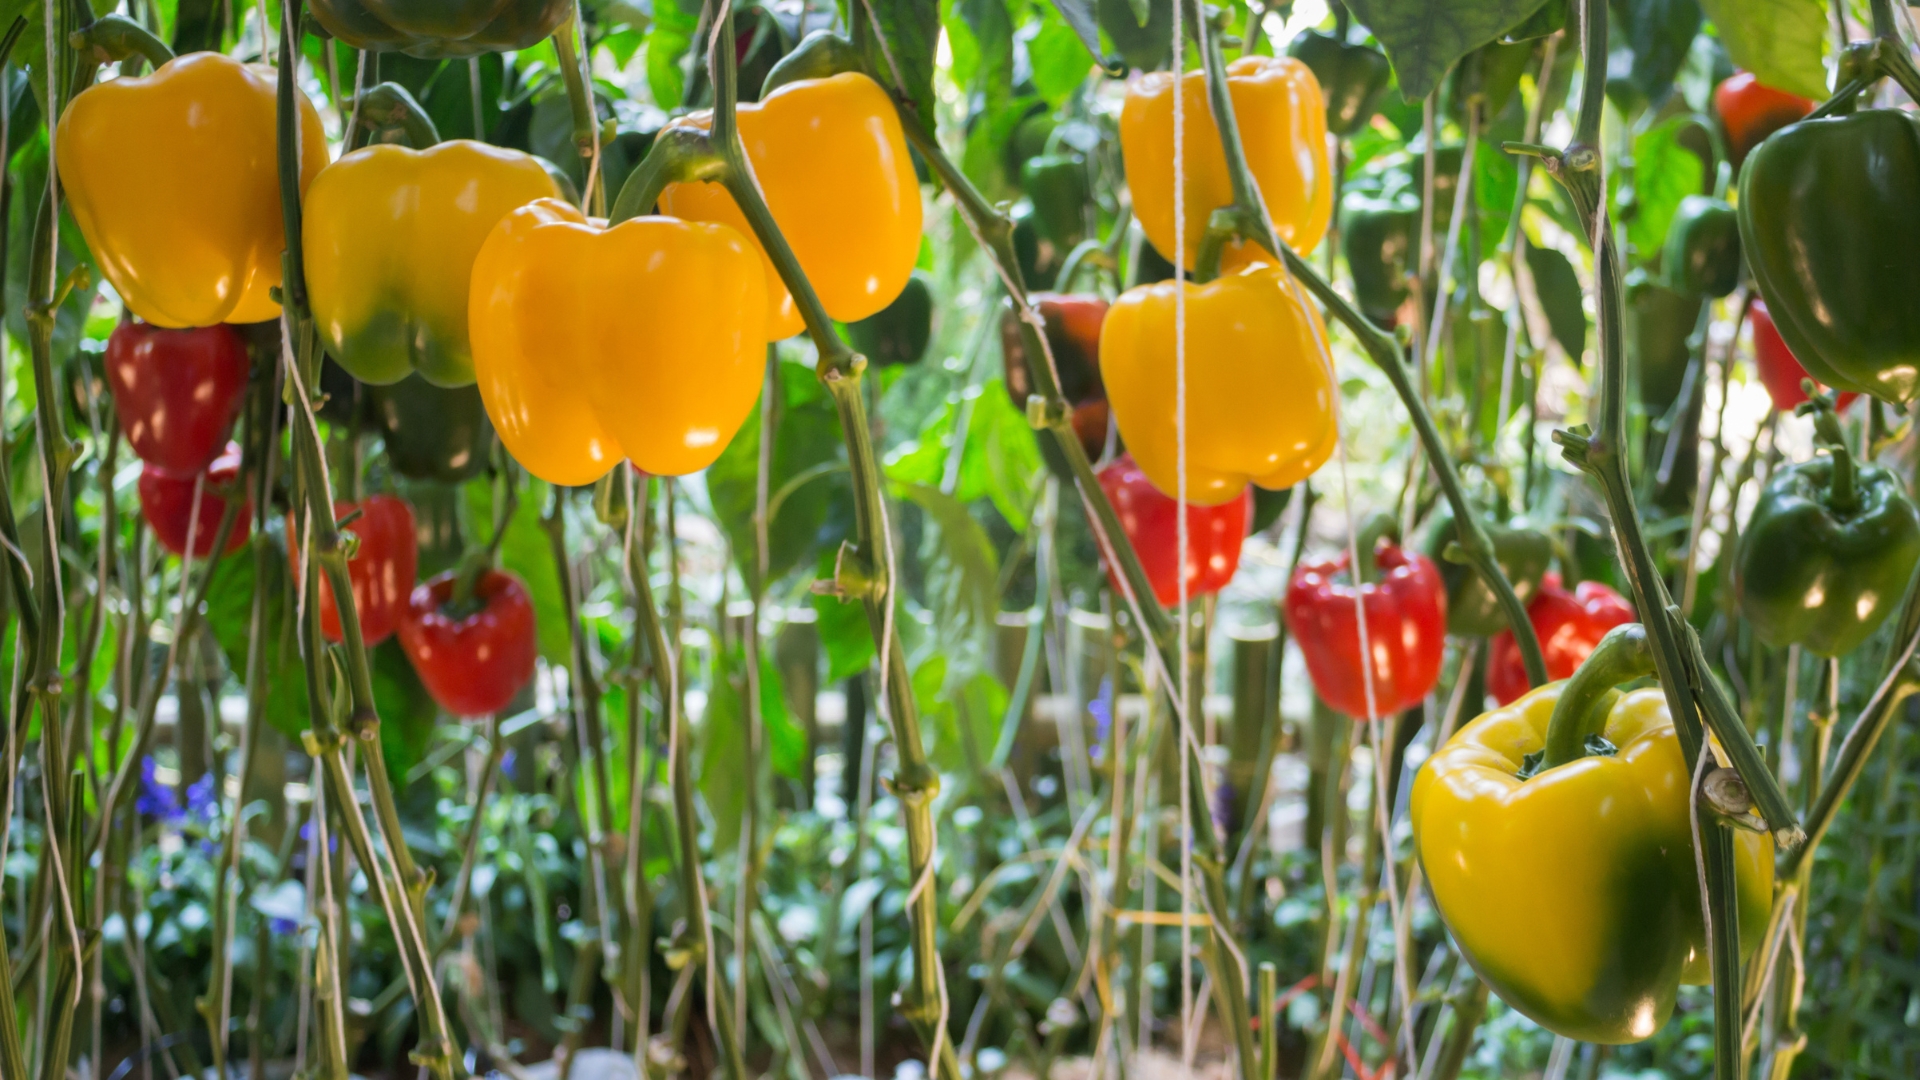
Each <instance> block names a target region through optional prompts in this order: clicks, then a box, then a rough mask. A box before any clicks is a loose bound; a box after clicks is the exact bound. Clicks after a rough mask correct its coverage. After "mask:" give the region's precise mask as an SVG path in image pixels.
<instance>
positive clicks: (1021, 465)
mask: <svg viewBox="0 0 1920 1080" xmlns="http://www.w3.org/2000/svg"><path fill="white" fill-rule="evenodd" d="M967 393H968V394H969V395H971V396H973V397H974V402H973V412H972V414H971V417H970V419H969V420H968V422H967V445H966V449H965V450H964V451H963V452H962V454H961V459H960V474H959V478H958V479H959V482H958V483H957V484H956V485H955V486H954V490H953V496H954V498H956V499H958V500H959V501H960V502H962V503H971V502H973V501H974V500H976V499H982V498H985V499H990V500H992V502H993V507H994V509H995V510H998V511H999V512H1000V516H1001V517H1003V518H1005V519H1006V520H1007V524H1009V525H1011V526H1012V527H1013V530H1014V531H1015V532H1025V531H1026V529H1027V519H1028V512H1029V510H1030V509H1031V508H1032V505H1033V496H1034V492H1035V491H1036V490H1037V489H1038V486H1039V484H1038V477H1039V473H1040V467H1041V465H1040V447H1039V444H1038V443H1037V442H1036V441H1035V437H1034V433H1033V429H1032V428H1030V427H1028V426H1027V419H1026V416H1025V414H1023V413H1021V412H1020V410H1018V409H1016V408H1014V406H1013V402H1012V399H1010V398H1009V397H1008V396H1007V392H1006V388H1005V383H1004V382H1003V381H1002V380H1000V379H998V378H994V379H989V380H987V382H986V383H985V384H984V385H982V386H977V387H974V388H972V389H970V390H968V391H967ZM958 415H959V405H958V403H953V402H949V403H948V404H947V406H946V407H945V408H943V409H942V410H941V411H940V412H939V413H937V414H936V415H935V416H934V418H933V419H932V420H931V421H929V422H928V423H927V425H926V426H925V427H924V428H923V429H921V432H920V436H919V438H917V439H915V440H913V441H912V442H909V443H904V444H902V445H901V446H900V447H898V448H897V449H896V450H895V451H894V453H893V454H892V455H891V456H889V458H888V460H887V465H886V473H887V476H888V478H889V479H892V480H896V481H900V482H903V483H911V484H921V485H926V486H929V487H936V488H937V487H939V486H940V485H941V484H942V482H943V481H944V479H945V477H946V469H947V458H948V455H949V454H951V453H952V444H953V426H954V424H955V423H956V422H957V417H958Z"/></svg>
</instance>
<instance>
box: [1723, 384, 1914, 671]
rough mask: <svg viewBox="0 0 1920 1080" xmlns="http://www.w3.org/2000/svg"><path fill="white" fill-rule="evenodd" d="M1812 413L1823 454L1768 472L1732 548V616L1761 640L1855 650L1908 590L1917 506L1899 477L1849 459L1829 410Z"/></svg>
mask: <svg viewBox="0 0 1920 1080" xmlns="http://www.w3.org/2000/svg"><path fill="white" fill-rule="evenodd" d="M1796 411H1798V412H1801V413H1811V414H1813V416H1814V425H1815V428H1814V430H1815V434H1816V437H1817V438H1818V439H1819V441H1820V442H1822V443H1824V444H1825V445H1826V446H1827V448H1828V454H1827V455H1826V456H1824V457H1817V458H1814V459H1813V460H1811V461H1804V462H1801V463H1800V464H1798V465H1789V466H1786V467H1784V468H1781V469H1778V470H1776V471H1775V472H1774V474H1773V477H1772V479H1770V480H1768V481H1767V486H1766V488H1765V489H1764V490H1762V491H1761V492H1760V501H1759V502H1758V503H1756V504H1755V505H1754V508H1753V516H1752V517H1751V518H1749V519H1748V520H1747V527H1746V529H1745V530H1743V531H1742V532H1741V533H1740V546H1739V548H1738V549H1737V550H1736V551H1735V553H1734V579H1733V582H1734V585H1733V587H1734V592H1735V595H1736V596H1738V597H1739V601H1740V613H1741V614H1742V615H1744V616H1745V617H1746V619H1747V621H1748V622H1750V623H1752V624H1753V629H1754V632H1755V633H1756V634H1758V635H1760V639H1761V640H1762V641H1765V642H1766V643H1767V644H1769V645H1773V646H1776V647H1778V646H1785V645H1792V644H1798V645H1800V646H1802V647H1803V648H1805V649H1806V650H1807V651H1809V652H1812V653H1815V654H1817V655H1820V656H1840V655H1842V654H1844V653H1848V652H1851V651H1853V649H1854V648H1855V647H1856V646H1858V645H1859V644H1860V643H1861V642H1863V641H1865V640H1866V639H1867V638H1868V637H1869V636H1871V635H1872V633H1873V632H1874V630H1876V629H1878V628H1879V626H1880V624H1881V623H1882V622H1884V621H1886V618H1887V616H1888V615H1890V614H1892V613H1893V609H1894V608H1895V607H1896V606H1897V605H1898V603H1899V599H1900V597H1902V596H1904V595H1906V590H1907V583H1908V582H1909V581H1910V580H1911V579H1912V577H1913V568H1914V563H1915V562H1916V561H1920V512H1916V511H1915V510H1914V506H1913V502H1912V501H1911V500H1909V499H1908V498H1907V494H1906V491H1905V490H1904V489H1903V488H1902V487H1901V484H1900V480H1899V478H1898V477H1896V476H1894V475H1893V474H1892V473H1890V472H1888V471H1887V470H1885V469H1883V468H1881V467H1879V466H1878V465H1870V464H1861V463H1858V462H1855V461H1854V459H1853V452H1852V451H1851V450H1849V449H1848V448H1847V444H1846V439H1845V437H1844V434H1843V433H1842V431H1841V429H1840V423H1839V420H1838V419H1837V418H1836V417H1835V416H1834V414H1833V406H1832V404H1831V403H1830V402H1828V401H1827V400H1826V399H1825V398H1824V397H1822V398H1816V399H1814V400H1812V401H1809V402H1807V403H1806V404H1804V405H1801V406H1800V407H1799V409H1798V410H1796Z"/></svg>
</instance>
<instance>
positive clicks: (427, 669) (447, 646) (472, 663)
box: [400, 570, 540, 716]
mask: <svg viewBox="0 0 1920 1080" xmlns="http://www.w3.org/2000/svg"><path fill="white" fill-rule="evenodd" d="M457 576H458V572H457V571H448V572H447V573H444V574H441V575H440V576H438V577H436V578H433V579H432V580H430V581H423V582H421V583H420V584H419V585H418V586H416V587H415V588H414V590H413V594H412V596H411V597H409V598H408V601H407V610H406V612H405V614H404V615H403V616H402V617H401V620H400V647H401V648H402V649H404V650H405V651H406V654H407V659H408V660H411V661H412V662H413V670H414V671H416V672H418V673H419V675H420V682H421V683H422V684H424V685H425V686H426V688H427V693H429V694H431V695H433V700H434V701H435V702H437V703H438V704H439V706H440V707H441V708H442V709H445V710H446V711H447V712H449V713H451V714H453V715H454V716H486V715H489V714H491V713H497V712H499V711H500V710H502V709H505V708H506V707H507V706H508V705H511V704H513V699H514V696H515V695H517V694H519V693H520V690H521V688H522V687H524V686H526V685H527V682H528V681H529V680H531V679H532V678H533V668H534V661H535V660H536V659H538V658H539V651H540V650H539V641H538V639H537V637H536V636H535V630H536V627H535V623H534V617H533V598H532V597H531V596H530V595H528V593H527V586H526V583H525V582H522V581H521V580H520V579H519V578H518V577H515V576H514V575H512V574H510V573H508V572H506V571H504V570H486V571H482V572H481V574H480V576H479V577H478V578H477V579H476V580H475V581H474V583H473V595H472V596H471V597H469V598H468V599H467V601H466V602H465V604H464V605H460V604H455V603H454V602H453V589H454V582H455V580H456V578H457Z"/></svg>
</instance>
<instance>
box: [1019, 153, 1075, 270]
mask: <svg viewBox="0 0 1920 1080" xmlns="http://www.w3.org/2000/svg"><path fill="white" fill-rule="evenodd" d="M1091 181H1092V178H1091V177H1090V176H1089V175H1088V174H1087V161H1086V159H1085V158H1083V157H1081V156H1080V155H1078V154H1070V153H1056V154H1042V155H1040V156H1039V157H1036V158H1033V159H1031V160H1029V161H1028V162H1026V164H1024V165H1022V166H1021V167H1020V188H1021V190H1023V191H1025V192H1026V193H1027V198H1028V199H1029V200H1031V201H1032V203H1033V220H1034V224H1035V225H1037V226H1038V227H1039V229H1040V235H1041V236H1044V237H1046V238H1047V240H1049V241H1051V242H1052V243H1053V245H1054V246H1055V247H1056V248H1059V249H1060V250H1061V251H1071V250H1072V249H1073V246H1074V245H1075V244H1078V243H1079V242H1080V241H1082V240H1084V239H1086V236H1087V206H1088V205H1089V204H1090V203H1092V202H1093V186H1092V182H1091Z"/></svg>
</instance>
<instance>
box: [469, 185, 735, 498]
mask: <svg viewBox="0 0 1920 1080" xmlns="http://www.w3.org/2000/svg"><path fill="white" fill-rule="evenodd" d="M766 312H767V295H766V277H765V275H764V274H763V273H762V272H761V266H760V262H759V260H758V259H757V258H756V257H755V251H754V248H753V246H752V244H751V243H749V242H748V241H747V239H746V238H745V237H743V236H741V235H740V234H739V233H737V232H735V231H733V230H732V229H730V228H728V227H727V226H725V225H709V224H704V223H699V222H688V221H679V220H676V219H674V218H666V217H638V218H633V219H631V220H628V221H624V222H621V223H620V224H619V225H616V226H614V227H613V228H611V229H607V228H602V227H601V226H600V225H598V224H596V223H591V222H589V221H588V220H587V219H586V218H585V217H583V216H582V215H581V214H580V212H579V211H578V210H575V209H574V208H573V207H571V206H568V205H567V204H565V203H563V202H560V201H558V200H556V199H538V200H535V201H534V202H532V203H530V204H528V205H526V206H523V207H521V208H520V209H518V210H515V211H514V212H513V213H511V214H508V215H507V216H506V218H504V219H503V220H502V221H501V222H500V224H499V225H498V226H496V227H495V228H494V230H493V235H491V236H489V237H488V238H487V242H486V244H485V245H484V246H483V247H481V249H480V255H479V257H478V258H476V259H475V260H474V263H473V292H472V304H471V320H472V321H471V329H472V337H473V364H474V371H475V373H476V374H477V375H478V376H479V385H480V397H481V400H482V401H484V402H485V403H486V407H487V415H488V416H489V417H490V418H492V420H493V425H494V428H495V430H497V431H498V432H499V434H500V438H501V441H503V442H504V443H506V446H507V449H508V451H510V452H511V453H512V454H513V456H514V457H515V458H516V459H517V460H519V462H520V463H521V464H522V465H524V466H526V468H527V471H528V472H531V473H532V474H533V475H535V476H537V477H539V478H541V479H542V480H546V481H548V482H549V483H555V484H566V485H578V484H587V483H591V482H593V481H594V480H597V479H599V478H600V477H601V476H603V475H605V474H606V472H607V470H609V469H611V468H613V466H614V465H616V464H618V463H619V461H620V459H621V458H622V457H630V458H632V460H633V462H634V464H636V465H638V466H639V467H640V468H642V469H645V470H646V471H647V472H649V473H652V474H654V475H656V476H680V475H684V474H686V473H690V472H695V471H698V470H700V469H704V468H706V467H707V466H708V465H711V464H713V461H714V459H715V458H717V457H719V456H720V451H721V450H723V449H725V448H726V445H727V443H728V442H729V441H730V440H731V439H732V438H733V434H734V432H735V431H736V430H738V429H739V427H740V424H741V422H742V421H744V420H745V419H746V418H747V414H748V413H749V412H751V411H752V409H753V405H754V402H755V401H757V400H758V399H759V396H760V384H761V381H762V379H763V378H764V376H765V373H766V365H767V355H766V348H765V345H766V335H765V330H766Z"/></svg>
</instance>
